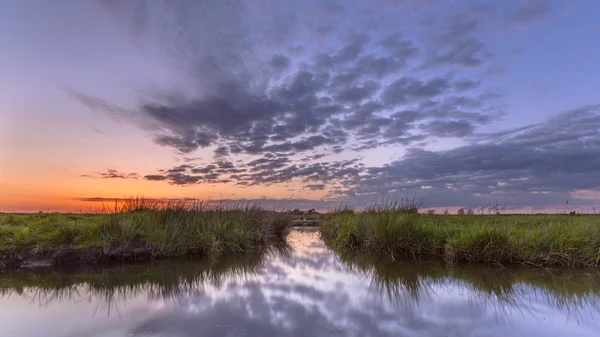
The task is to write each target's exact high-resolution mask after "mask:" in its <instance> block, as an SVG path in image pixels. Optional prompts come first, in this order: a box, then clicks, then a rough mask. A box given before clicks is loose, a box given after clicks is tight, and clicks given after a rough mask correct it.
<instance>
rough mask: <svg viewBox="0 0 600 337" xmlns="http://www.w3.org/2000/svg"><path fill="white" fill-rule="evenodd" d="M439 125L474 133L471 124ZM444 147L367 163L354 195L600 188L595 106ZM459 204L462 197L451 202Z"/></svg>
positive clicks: (445, 196) (563, 193) (431, 196)
mask: <svg viewBox="0 0 600 337" xmlns="http://www.w3.org/2000/svg"><path fill="white" fill-rule="evenodd" d="M428 127H435V128H441V129H442V130H437V132H438V133H439V132H472V129H470V128H469V127H468V124H465V125H464V126H463V125H462V124H461V123H457V124H455V125H452V124H449V125H434V126H428ZM477 139H479V140H478V141H477V142H475V143H473V144H470V145H466V146H462V147H458V148H456V149H452V150H448V151H427V150H423V149H412V150H409V152H408V153H407V154H406V155H405V156H404V157H402V159H400V160H398V161H395V162H392V163H391V164H389V165H385V166H383V167H372V168H368V169H367V172H368V174H366V175H363V176H362V177H361V180H360V183H359V184H358V186H357V187H356V188H354V189H352V192H353V194H354V195H360V194H364V193H367V194H369V193H375V194H377V195H379V196H381V195H385V194H388V193H389V192H390V191H406V190H420V191H421V192H422V194H423V195H427V196H428V198H427V199H428V201H429V202H433V203H434V205H432V206H445V205H449V203H451V202H452V200H461V199H460V198H462V197H464V198H466V199H465V200H468V201H467V202H469V201H470V202H474V200H478V201H479V202H480V203H486V204H487V202H489V201H494V200H500V201H502V202H504V203H508V204H522V205H532V204H546V205H548V203H550V204H551V202H554V203H564V200H566V199H565V197H566V198H569V193H571V192H574V191H575V190H580V189H582V190H585V189H591V190H594V189H600V182H599V181H598V180H597V178H596V176H597V172H599V171H600V155H599V154H600V106H587V107H583V108H580V109H575V110H570V111H567V112H564V113H561V114H559V115H556V116H554V117H552V118H550V119H548V120H547V121H546V122H544V123H542V124H539V125H534V126H531V127H529V128H519V129H514V130H512V131H508V132H503V133H492V134H480V135H478V136H477ZM455 203H457V205H461V203H462V201H455Z"/></svg>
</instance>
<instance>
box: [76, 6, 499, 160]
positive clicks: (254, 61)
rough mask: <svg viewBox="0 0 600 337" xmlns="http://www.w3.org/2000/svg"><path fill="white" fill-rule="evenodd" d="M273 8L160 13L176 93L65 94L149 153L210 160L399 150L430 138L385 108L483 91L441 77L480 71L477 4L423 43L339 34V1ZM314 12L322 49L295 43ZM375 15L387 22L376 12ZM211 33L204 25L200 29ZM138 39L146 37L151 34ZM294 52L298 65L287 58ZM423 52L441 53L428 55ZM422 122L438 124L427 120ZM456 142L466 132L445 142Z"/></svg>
mask: <svg viewBox="0 0 600 337" xmlns="http://www.w3.org/2000/svg"><path fill="white" fill-rule="evenodd" d="M117 2H118V1H117ZM272 5H273V7H272V8H269V11H268V12H264V9H265V8H263V7H261V6H262V5H261V4H259V3H257V2H244V6H239V7H240V8H238V7H232V6H230V5H228V4H225V3H223V4H219V3H218V2H211V3H210V5H207V6H208V7H207V8H200V7H197V5H196V4H195V2H187V1H183V2H182V6H181V7H175V6H170V5H168V6H166V7H164V8H161V10H163V11H166V12H168V13H171V14H172V15H173V17H179V18H180V19H178V20H177V21H173V22H169V24H170V25H172V26H168V27H172V28H169V29H165V30H163V31H161V35H160V36H161V38H160V39H156V41H158V43H159V44H158V45H157V47H159V48H161V50H169V51H172V52H171V55H169V56H170V57H171V58H172V59H176V60H177V61H178V62H179V64H178V66H179V67H183V68H184V69H189V72H188V76H187V78H185V79H182V80H184V81H185V83H186V85H187V86H188V88H187V89H189V90H187V91H186V93H185V94H184V93H183V92H182V93H175V94H174V93H173V92H170V91H169V92H167V91H164V92H161V91H160V90H158V94H157V93H156V91H155V92H152V93H149V92H148V93H143V95H142V96H141V97H140V101H139V104H138V105H137V106H136V107H134V108H120V107H116V106H114V105H112V104H110V103H108V102H106V101H104V100H103V99H100V98H95V97H93V96H89V95H87V94H83V93H79V92H77V91H73V90H71V91H70V92H71V94H72V96H73V97H75V98H76V99H78V100H79V101H80V102H82V103H84V104H86V105H88V106H91V107H94V108H95V109H101V110H104V111H107V112H109V113H112V114H116V115H117V116H120V117H125V118H127V119H128V120H130V121H134V122H135V123H136V124H138V125H140V126H141V127H143V128H144V129H145V130H147V131H148V132H150V133H151V134H152V136H153V140H154V142H155V143H156V144H158V145H160V146H165V147H171V148H174V149H176V150H177V152H179V153H183V154H191V153H193V152H195V151H196V150H198V149H201V148H210V149H212V150H213V151H215V155H216V156H227V155H239V154H246V155H251V156H261V155H263V154H265V153H268V152H277V153H279V155H283V154H298V153H301V152H306V151H314V150H322V151H329V152H331V153H336V152H337V153H339V152H342V151H344V149H345V148H348V147H350V148H354V149H360V148H363V149H366V148H370V147H372V144H379V145H381V146H386V144H387V145H389V144H398V143H403V144H406V145H409V144H411V143H412V142H413V140H414V141H420V140H423V138H427V137H428V136H429V135H430V133H431V131H434V130H436V128H434V127H431V128H429V130H430V132H429V133H426V134H419V132H421V131H422V130H426V129H424V128H422V127H420V126H419V125H416V124H410V123H404V124H402V123H400V122H398V121H395V120H393V119H394V118H393V117H390V115H391V114H393V113H394V110H395V109H397V108H398V107H399V106H404V107H406V106H411V105H412V107H411V108H416V106H414V105H417V104H419V103H420V102H421V101H423V100H436V101H441V100H443V99H444V98H445V97H446V96H447V95H449V94H450V93H451V91H452V90H454V91H455V92H460V93H461V94H462V95H464V96H467V98H469V97H468V96H469V95H475V94H477V93H476V92H475V91H477V90H480V89H481V87H482V83H481V82H480V81H479V80H478V79H475V78H468V77H463V78H461V79H459V80H454V79H453V78H452V77H453V76H452V75H448V72H447V70H448V69H445V67H447V66H448V67H451V66H453V65H456V64H462V65H468V66H478V65H479V63H480V62H479V61H474V60H475V59H477V60H479V59H480V58H481V59H483V57H484V56H483V51H484V50H483V49H484V48H483V45H482V43H480V42H478V41H477V40H476V39H475V38H474V37H473V35H474V34H475V30H476V28H477V27H478V26H479V25H480V22H479V20H480V17H481V16H482V15H485V13H487V11H486V10H482V8H483V7H482V8H479V7H481V6H479V7H477V6H471V5H465V6H463V7H464V8H463V7H461V8H462V9H461V10H460V11H459V13H458V14H456V15H454V16H450V17H449V18H448V19H447V20H446V21H444V22H445V27H444V29H443V30H441V31H440V33H439V34H437V35H438V36H437V37H436V39H435V41H434V43H433V44H431V43H430V42H431V41H429V40H427V39H422V40H420V41H419V39H418V38H417V37H416V36H410V35H408V34H405V33H403V32H400V31H393V30H392V31H382V32H381V33H379V32H371V31H369V30H364V31H360V32H357V31H356V30H353V29H349V28H347V27H344V28H342V27H340V26H338V25H336V24H335V20H336V19H332V18H331V15H334V16H335V15H339V14H341V13H342V12H343V13H344V15H349V16H351V17H352V16H356V17H359V16H361V15H363V13H361V11H360V10H359V9H358V8H356V9H355V8H351V7H345V6H343V5H341V3H336V2H328V1H326V2H318V5H317V6H316V7H311V6H308V7H307V8H308V9H309V10H308V11H305V10H306V8H304V9H302V8H303V7H302V8H298V9H297V10H291V9H290V8H288V7H287V6H280V5H278V4H276V3H274V4H272ZM147 6H148V7H149V10H151V9H152V8H153V7H152V5H150V4H149V5H147ZM241 7H244V8H245V9H244V11H242V10H241ZM157 8H158V7H157ZM157 8H154V10H157ZM315 8H316V9H317V12H318V13H321V14H324V15H325V17H329V18H323V19H322V20H321V21H319V26H321V25H323V22H325V23H327V24H328V25H327V26H328V27H329V28H328V30H329V32H328V36H329V37H328V38H329V39H331V40H332V41H335V43H333V42H332V44H330V45H329V44H328V45H327V46H326V47H324V48H321V49H315V46H313V45H310V44H307V45H306V46H302V45H300V46H299V45H297V43H298V42H297V41H302V40H298V39H297V38H298V36H296V35H294V34H300V32H303V31H305V29H308V30H312V29H313V28H314V27H313V26H311V25H312V23H311V22H312V21H310V20H307V18H309V17H310V16H311V15H313V14H314V12H311V11H312V10H314V9H315ZM478 8H479V9H478ZM113 10H116V11H122V12H119V13H120V14H119V15H120V17H122V18H126V17H127V15H128V13H129V11H128V7H127V6H125V5H123V6H115V8H113ZM374 10H376V11H379V12H380V13H381V14H382V15H388V13H386V11H387V9H385V6H384V7H374ZM187 11H189V12H192V11H193V12H194V13H196V14H195V15H197V17H198V18H197V20H188V19H185V15H184V14H185V12H187ZM266 13H269V14H266ZM135 15H141V14H139V13H135ZM389 15H390V18H391V17H392V14H389ZM225 17H227V19H226V20H225V19H224V18H225ZM221 19H222V20H221ZM153 20H157V19H156V18H152V17H150V16H149V17H148V18H147V20H146V21H145V22H146V24H145V25H146V26H147V27H151V26H153V25H156V24H158V23H159V22H154V21H153ZM165 20H168V19H165ZM203 20H205V21H206V22H203ZM323 20H324V21H323ZM209 24H212V25H213V26H211V27H210V29H208V25H209ZM165 27H166V26H165ZM202 27H204V28H205V29H204V30H202V29H200V28H202ZM292 27H294V28H295V29H292ZM375 33H377V34H375ZM146 34H147V35H148V36H146V38H148V37H151V30H148V32H147V33H146ZM209 45H210V46H211V48H208V47H207V46H209ZM440 46H441V47H443V48H440ZM299 47H302V48H301V49H302V50H303V53H302V55H303V56H302V57H299V56H298V55H299V54H298V53H297V52H291V50H292V49H293V50H298V48H299ZM422 49H423V50H424V49H433V50H440V51H441V53H438V54H435V55H427V54H423V53H422ZM419 63H421V64H423V65H427V67H434V68H437V69H438V70H439V71H438V70H435V71H433V73H432V74H430V75H428V76H427V77H426V78H424V77H422V76H421V75H419V74H416V73H411V72H410V70H409V67H410V66H413V68H414V67H415V66H416V67H417V68H418V64H419ZM471 99H476V98H475V97H471ZM452 110H454V111H457V110H458V107H454V108H453V109H452ZM490 115H493V113H492V114H490ZM428 118H429V119H434V120H435V119H438V117H437V116H436V115H435V114H430V115H428ZM457 118H461V116H449V115H446V116H444V117H441V118H440V120H439V121H438V122H437V123H434V124H432V125H437V124H443V123H446V124H447V123H450V122H451V121H452V120H454V119H457ZM448 119H450V120H448ZM491 119H493V118H492V117H490V120H491ZM430 122H433V121H430ZM390 125H396V126H399V125H401V126H402V130H404V132H402V135H400V133H399V132H398V131H394V130H392V129H391V127H390ZM474 127H475V126H474ZM461 134H465V133H464V132H463V133H454V135H461ZM354 139H358V141H359V142H360V144H349V143H355V141H354Z"/></svg>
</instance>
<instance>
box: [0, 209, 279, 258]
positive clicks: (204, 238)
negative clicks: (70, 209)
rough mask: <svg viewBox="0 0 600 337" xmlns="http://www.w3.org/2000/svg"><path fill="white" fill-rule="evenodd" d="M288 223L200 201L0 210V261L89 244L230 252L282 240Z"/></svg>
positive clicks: (109, 251)
mask: <svg viewBox="0 0 600 337" xmlns="http://www.w3.org/2000/svg"><path fill="white" fill-rule="evenodd" d="M289 225H290V219H289V217H286V216H284V215H281V214H278V213H275V212H269V211H265V210H263V209H261V208H259V207H255V206H250V205H249V206H244V207H224V206H208V205H205V204H202V203H170V204H166V205H158V204H156V205H149V204H148V203H140V204H138V205H136V206H135V207H132V206H131V205H126V206H121V207H120V208H119V209H117V212H113V213H107V214H29V215H14V214H4V215H0V260H2V256H4V258H5V259H6V258H7V257H10V256H15V255H19V254H21V255H22V254H25V255H28V254H29V255H31V254H33V255H36V254H37V255H52V254H53V253H56V252H59V251H65V250H68V251H71V252H73V251H85V250H88V251H89V250H90V249H96V250H99V249H101V251H102V252H103V254H104V255H107V256H111V257H112V259H118V258H119V255H123V257H124V258H125V255H131V254H136V252H137V253H140V254H142V253H143V254H145V255H150V256H151V257H173V256H185V255H198V256H205V255H210V256H218V255H232V254H237V253H242V252H247V251H256V250H260V249H261V248H263V247H264V246H265V245H267V244H269V243H272V242H282V241H284V240H285V233H286V227H288V226H289ZM127 259H131V258H129V257H127ZM133 259H135V258H133Z"/></svg>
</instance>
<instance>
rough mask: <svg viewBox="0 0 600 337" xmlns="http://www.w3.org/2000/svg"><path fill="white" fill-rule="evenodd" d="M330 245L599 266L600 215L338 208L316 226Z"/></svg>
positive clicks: (421, 255)
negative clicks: (513, 214) (319, 226)
mask: <svg viewBox="0 0 600 337" xmlns="http://www.w3.org/2000/svg"><path fill="white" fill-rule="evenodd" d="M320 231H321V236H322V238H323V240H324V241H325V242H326V243H327V244H328V245H329V246H330V247H332V248H333V249H336V250H341V251H346V252H368V253H372V254H375V255H384V256H388V257H390V258H391V259H396V258H408V259H440V260H443V261H445V262H447V263H453V264H469V263H486V264H496V265H508V264H524V265H530V266H538V267H599V266H600V216H595V215H589V216H583V215H581V216H569V215H521V216H503V215H486V216H477V215H423V214H411V213H403V212H398V211H386V210H375V211H369V212H362V213H361V212H353V211H347V210H346V211H342V212H337V213H333V214H329V215H328V216H327V217H325V219H324V221H323V224H322V226H321V228H320Z"/></svg>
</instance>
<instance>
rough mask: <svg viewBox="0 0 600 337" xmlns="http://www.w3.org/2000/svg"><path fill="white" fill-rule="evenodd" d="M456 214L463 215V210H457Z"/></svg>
mask: <svg viewBox="0 0 600 337" xmlns="http://www.w3.org/2000/svg"><path fill="white" fill-rule="evenodd" d="M457 214H458V215H465V209H464V208H461V209H459V210H458V212H457Z"/></svg>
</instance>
